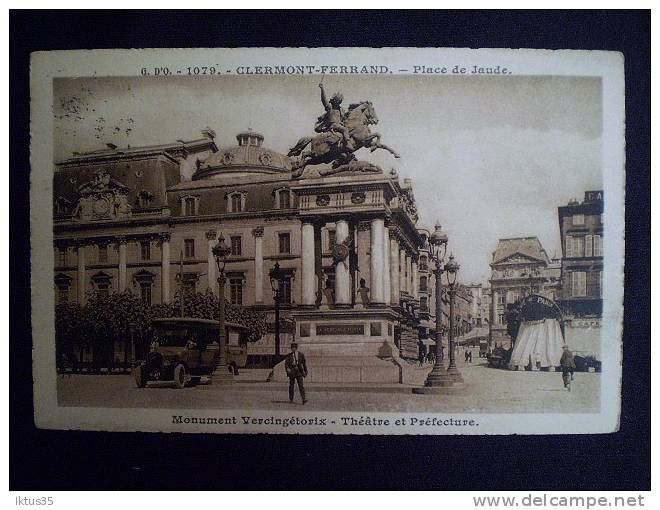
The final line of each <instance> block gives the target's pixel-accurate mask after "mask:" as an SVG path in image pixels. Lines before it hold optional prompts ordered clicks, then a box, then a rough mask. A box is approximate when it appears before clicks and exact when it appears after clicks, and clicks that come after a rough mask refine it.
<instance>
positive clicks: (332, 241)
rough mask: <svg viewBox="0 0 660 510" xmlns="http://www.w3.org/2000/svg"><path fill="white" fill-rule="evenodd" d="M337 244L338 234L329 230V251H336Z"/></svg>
mask: <svg viewBox="0 0 660 510" xmlns="http://www.w3.org/2000/svg"><path fill="white" fill-rule="evenodd" d="M336 244H337V232H336V231H334V230H328V251H332V250H334V249H335V245H336Z"/></svg>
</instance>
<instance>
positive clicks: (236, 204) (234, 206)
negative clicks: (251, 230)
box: [226, 191, 247, 212]
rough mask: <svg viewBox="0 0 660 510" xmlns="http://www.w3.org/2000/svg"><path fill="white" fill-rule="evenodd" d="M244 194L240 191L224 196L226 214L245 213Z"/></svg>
mask: <svg viewBox="0 0 660 510" xmlns="http://www.w3.org/2000/svg"><path fill="white" fill-rule="evenodd" d="M246 195H247V194H246V193H245V192H241V191H234V192H232V193H228V194H227V195H226V198H227V212H242V211H245V199H246Z"/></svg>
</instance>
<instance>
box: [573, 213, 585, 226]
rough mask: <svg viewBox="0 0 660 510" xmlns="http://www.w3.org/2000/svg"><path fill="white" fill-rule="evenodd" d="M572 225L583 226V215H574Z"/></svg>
mask: <svg viewBox="0 0 660 510" xmlns="http://www.w3.org/2000/svg"><path fill="white" fill-rule="evenodd" d="M573 225H575V226H582V225H584V214H574V215H573Z"/></svg>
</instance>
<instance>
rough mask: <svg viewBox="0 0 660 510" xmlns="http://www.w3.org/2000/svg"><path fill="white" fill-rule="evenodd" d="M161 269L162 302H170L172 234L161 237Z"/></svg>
mask: <svg viewBox="0 0 660 510" xmlns="http://www.w3.org/2000/svg"><path fill="white" fill-rule="evenodd" d="M160 251H161V259H160V260H161V267H160V301H161V303H169V302H170V234H169V233H164V234H161V235H160Z"/></svg>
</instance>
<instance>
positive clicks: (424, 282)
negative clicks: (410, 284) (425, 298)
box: [419, 276, 429, 292]
mask: <svg viewBox="0 0 660 510" xmlns="http://www.w3.org/2000/svg"><path fill="white" fill-rule="evenodd" d="M419 290H421V291H422V292H426V291H428V290H429V285H428V278H426V276H421V277H420V278H419Z"/></svg>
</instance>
